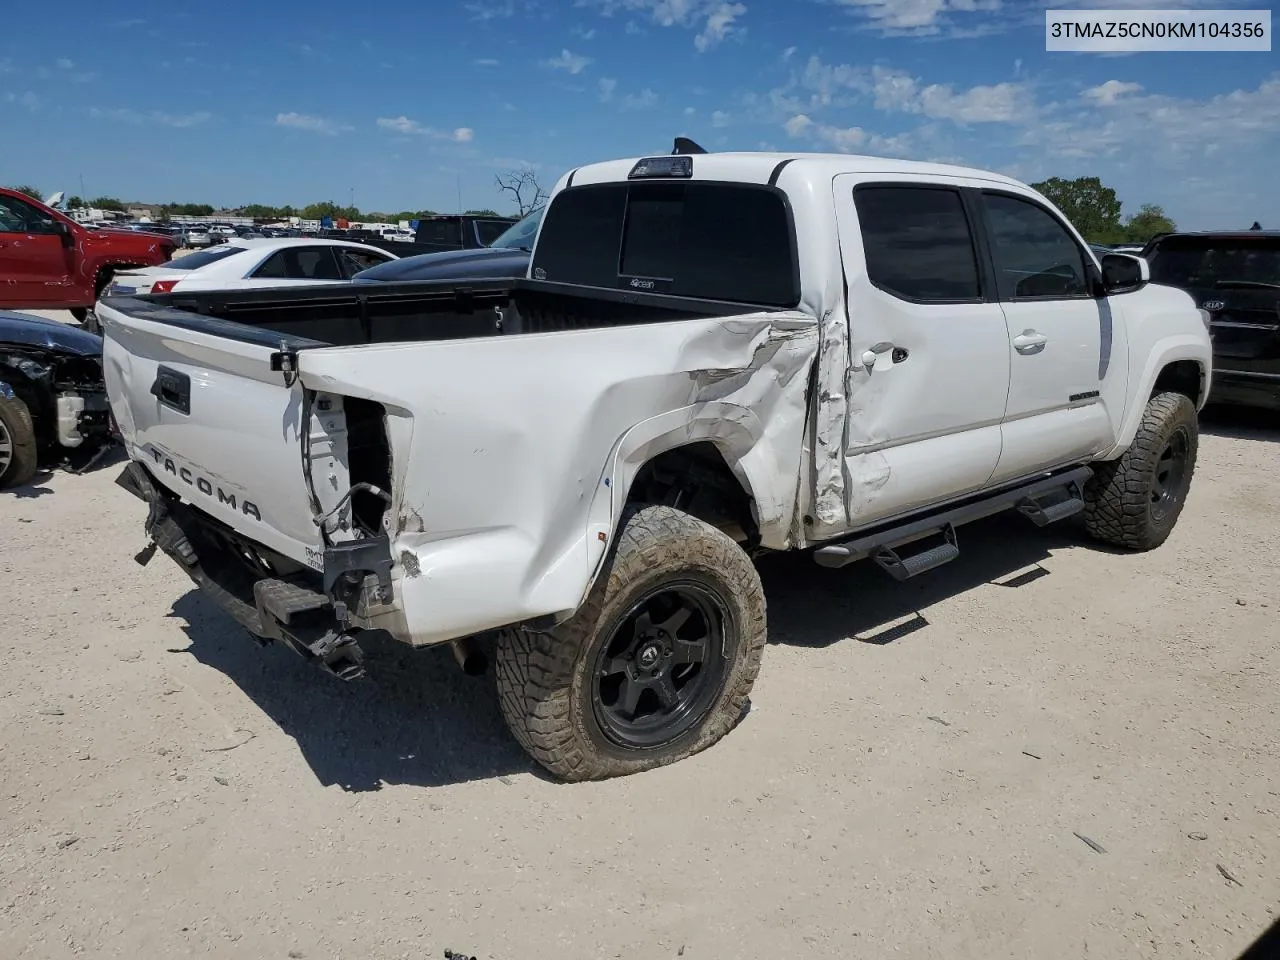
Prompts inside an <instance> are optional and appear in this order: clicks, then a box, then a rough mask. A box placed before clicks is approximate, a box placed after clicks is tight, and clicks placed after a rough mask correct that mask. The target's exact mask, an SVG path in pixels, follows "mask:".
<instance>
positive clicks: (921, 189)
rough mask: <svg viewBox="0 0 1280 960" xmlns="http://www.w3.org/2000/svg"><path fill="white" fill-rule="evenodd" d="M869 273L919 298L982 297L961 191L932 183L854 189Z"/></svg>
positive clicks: (891, 289) (904, 295) (896, 291)
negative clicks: (932, 184)
mask: <svg viewBox="0 0 1280 960" xmlns="http://www.w3.org/2000/svg"><path fill="white" fill-rule="evenodd" d="M853 199H854V204H855V206H856V207H857V209H858V224H859V226H860V228H861V230H862V246H863V250H864V252H865V256H866V260H867V276H868V278H869V279H870V280H871V282H872V283H873V284H875V285H876V286H877V287H879V288H880V289H881V290H884V291H885V292H886V293H890V294H893V295H894V296H895V297H898V298H899V299H902V300H908V301H911V302H914V303H967V302H977V301H978V300H980V299H981V291H980V289H979V285H978V261H977V257H976V255H975V253H974V246H973V235H972V233H971V231H970V229H969V218H968V217H967V216H966V215H965V210H964V201H963V200H962V199H961V196H960V191H959V190H953V189H942V188H937V187H928V186H910V185H902V186H896V185H895V186H866V187H859V188H857V189H856V190H855V191H854V194H853Z"/></svg>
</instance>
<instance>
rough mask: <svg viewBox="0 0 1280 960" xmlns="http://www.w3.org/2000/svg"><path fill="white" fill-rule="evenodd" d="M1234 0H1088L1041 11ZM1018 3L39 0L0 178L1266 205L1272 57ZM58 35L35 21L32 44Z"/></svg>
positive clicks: (378, 189)
mask: <svg viewBox="0 0 1280 960" xmlns="http://www.w3.org/2000/svg"><path fill="white" fill-rule="evenodd" d="M1233 5H1234V6H1238V7H1243V8H1248V7H1251V6H1257V5H1258V4H1257V3H1253V4H1250V3H1247V2H1236V0H1215V2H1212V3H1195V2H1184V3H1178V4H1169V3H1163V4H1161V3H1159V2H1158V0H1137V2H1133V0H1130V2H1126V0H1100V2H1082V0H1075V2H1072V3H1061V4H1055V6H1059V7H1068V8H1081V7H1089V6H1093V7H1124V6H1128V7H1156V6H1169V7H1173V6H1183V7H1188V6H1212V7H1215V8H1222V7H1229V6H1233ZM1043 11H1044V5H1043V4H1042V3H1040V2H1037V0H461V2H454V0H381V2H379V3H376V4H372V3H371V4H362V5H361V4H352V3H350V2H344V3H337V2H332V0H308V2H306V3H301V2H297V0H270V2H267V0H259V2H257V3H246V2H244V0H220V2H218V3H214V4H208V3H203V4H190V5H188V4H175V3H172V2H168V3H149V2H144V0H134V2H133V3H130V4H127V5H124V6H121V5H119V4H109V3H102V2H101V0H61V2H60V3H59V4H58V6H57V15H56V16H54V15H53V14H51V13H50V12H49V11H47V10H45V9H44V8H41V7H39V5H37V4H29V3H27V4H13V5H12V9H9V10H6V12H5V17H4V19H5V29H4V31H3V33H2V34H0V144H3V149H2V150H0V183H18V182H30V183H33V184H34V185H36V186H38V187H40V188H41V189H42V190H44V191H45V192H46V193H48V192H51V191H53V190H57V189H62V190H66V191H67V192H68V193H78V192H79V190H80V178H81V177H82V176H83V178H84V185H85V189H86V190H87V192H88V193H90V194H91V195H95V196H96V195H101V194H109V195H113V196H117V197H120V198H122V199H125V200H148V201H155V202H160V201H188V202H207V203H213V204H215V205H224V204H227V205H238V204H244V203H253V202H257V203H271V204H283V203H292V204H295V205H301V204H305V203H309V202H311V201H315V200H326V199H331V200H334V201H337V202H339V203H344V204H345V203H347V202H348V200H349V199H350V198H351V195H352V190H353V189H354V199H355V202H356V204H357V205H358V206H359V207H361V208H362V209H364V210H373V209H383V210H386V209H405V208H421V207H430V208H433V209H439V210H453V209H455V208H456V207H457V197H458V191H459V186H460V187H461V192H462V199H463V204H464V205H465V206H467V207H484V206H495V207H497V208H499V209H507V208H508V206H509V205H507V204H506V203H505V202H504V201H503V200H502V198H501V197H500V196H499V195H498V193H497V192H496V190H495V188H494V185H493V177H494V174H495V173H499V172H504V171H506V170H509V169H511V168H516V167H523V166H526V165H528V166H531V167H533V168H534V169H535V170H536V171H537V172H538V174H539V177H540V179H541V180H542V181H543V182H544V183H545V184H546V185H547V186H548V187H550V186H551V185H552V184H553V183H554V181H555V179H556V177H558V176H559V175H560V174H561V173H562V172H564V171H565V170H567V169H569V168H571V167H573V166H575V165H578V164H581V163H584V162H589V161H592V160H600V159H608V158H615V157H627V156H635V155H639V154H646V153H649V154H652V153H663V152H666V151H668V150H669V149H670V145H671V140H672V138H673V137H674V136H675V135H677V134H685V135H688V136H691V137H693V138H694V139H695V140H697V141H698V142H700V143H702V144H703V145H704V146H706V147H708V148H711V149H725V150H727V149H739V150H757V149H766V150H782V151H786V150H823V151H844V152H854V153H869V154H880V155H891V156H902V157H908V158H913V159H940V160H948V161H954V162H962V163H966V164H972V165H976V166H981V167H986V168H990V169H995V170H999V171H1002V172H1006V173H1010V174H1012V175H1014V176H1017V177H1019V178H1022V179H1025V180H1035V179H1040V178H1043V177H1046V176H1050V175H1055V174H1056V175H1059V176H1064V177H1073V176H1080V175H1098V176H1100V177H1102V179H1103V181H1104V182H1105V183H1107V184H1109V185H1112V186H1114V187H1115V188H1116V189H1117V191H1118V192H1119V194H1120V198H1121V200H1122V201H1123V202H1124V211H1125V213H1132V212H1135V211H1136V210H1137V208H1138V206H1139V204H1141V203H1144V202H1152V203H1159V204H1161V205H1163V206H1164V207H1165V209H1166V211H1167V212H1169V213H1170V214H1171V215H1172V216H1173V217H1174V218H1175V219H1176V220H1177V221H1178V222H1179V225H1180V226H1184V227H1194V228H1200V227H1217V226H1248V224H1249V223H1250V222H1252V221H1253V220H1255V219H1257V220H1261V221H1262V222H1263V224H1264V225H1268V226H1277V227H1280V191H1278V190H1277V189H1276V187H1277V184H1280V176H1277V174H1276V157H1277V156H1278V155H1280V149H1278V148H1280V60H1278V59H1277V57H1276V55H1275V53H1274V52H1273V53H1145V54H1131V55H1126V56H1117V55H1097V54H1070V53H1053V54H1049V53H1046V52H1045V50H1044V13H1043ZM55 38H60V39H61V42H58V41H57V39H55Z"/></svg>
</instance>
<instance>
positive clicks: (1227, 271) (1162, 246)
mask: <svg viewBox="0 0 1280 960" xmlns="http://www.w3.org/2000/svg"><path fill="white" fill-rule="evenodd" d="M1147 260H1148V261H1149V262H1150V264H1151V279H1152V280H1153V281H1154V282H1155V283H1165V284H1168V285H1170V286H1174V287H1194V288H1201V289H1204V288H1209V287H1215V286H1217V285H1218V284H1219V283H1231V282H1239V281H1245V282H1247V283H1270V284H1280V236H1270V237H1258V238H1256V239H1255V238H1253V237H1247V238H1241V237H1170V238H1169V239H1168V240H1164V241H1161V242H1160V243H1159V244H1157V246H1156V248H1155V250H1154V251H1152V253H1151V255H1150V256H1148V257H1147Z"/></svg>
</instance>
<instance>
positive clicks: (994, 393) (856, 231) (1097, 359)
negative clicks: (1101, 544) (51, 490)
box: [99, 153, 1211, 780]
mask: <svg viewBox="0 0 1280 960" xmlns="http://www.w3.org/2000/svg"><path fill="white" fill-rule="evenodd" d="M99 316H100V317H101V318H102V319H103V320H104V322H105V331H106V346H105V350H104V365H105V369H106V382H107V389H108V392H109V395H110V398H111V405H112V409H113V411H114V414H115V418H116V420H117V422H118V424H119V426H120V429H121V431H122V433H123V435H124V438H125V440H126V442H127V445H128V449H129V452H130V455H131V458H132V459H131V463H130V465H129V466H128V467H127V469H126V471H125V474H124V475H122V477H121V481H120V482H121V483H122V485H124V486H126V487H128V488H129V489H131V490H133V491H134V492H135V493H137V494H138V495H139V496H141V497H142V498H143V499H145V500H146V501H147V502H148V504H149V516H148V519H147V527H146V529H147V531H148V534H149V536H150V538H151V541H152V542H151V543H149V544H148V546H147V548H146V549H145V550H144V551H143V554H141V555H140V560H142V561H143V562H145V560H146V559H147V558H149V557H150V555H151V554H152V553H154V550H155V548H156V547H157V546H158V547H159V548H161V549H163V550H164V551H165V552H166V553H167V554H169V555H170V556H171V557H173V558H174V559H175V560H176V561H177V562H178V563H179V564H180V565H181V567H182V568H183V569H184V570H185V571H186V572H187V573H188V574H189V575H190V576H191V577H192V578H193V579H194V580H195V581H196V583H197V584H199V585H200V586H201V587H202V588H204V589H205V590H206V591H208V593H209V594H211V595H212V596H213V597H214V598H215V599H216V600H218V601H219V603H221V604H222V606H223V607H224V608H225V609H226V610H227V611H228V612H229V613H230V614H231V615H232V616H233V617H235V619H236V620H238V621H239V622H240V623H241V624H242V625H244V626H245V627H246V628H248V630H249V631H251V632H252V633H253V634H255V635H256V636H258V637H259V638H262V639H265V640H274V641H277V642H281V643H285V644H287V645H289V646H290V647H292V648H294V649H295V650H297V651H298V652H300V653H302V654H303V655H304V656H306V657H308V658H311V659H314V660H316V661H318V662H319V663H321V664H322V665H325V666H327V667H328V668H329V669H331V670H332V671H333V672H335V673H337V674H338V675H339V676H344V677H355V676H359V675H360V674H361V672H362V667H361V663H360V654H359V647H358V645H357V639H358V637H359V634H360V632H361V631H365V630H374V629H381V630H385V631H388V632H389V633H390V634H391V635H392V636H393V637H395V638H397V639H399V640H401V641H404V642H405V643H407V644H412V645H414V646H428V645H432V644H440V643H446V642H451V643H453V645H454V649H455V652H456V653H457V654H458V656H459V660H460V662H463V663H464V665H469V666H476V665H477V663H478V660H479V658H478V657H477V655H476V654H475V652H474V651H475V650H476V649H479V647H478V646H477V645H476V644H475V643H474V641H473V639H472V638H475V637H477V636H481V635H484V634H486V633H490V632H497V634H498V640H497V663H496V674H497V682H498V686H499V691H500V694H501V704H502V710H503V713H504V715H505V717H506V719H507V721H508V723H509V725H510V727H511V730H512V732H513V733H514V735H515V736H516V738H517V739H518V740H519V741H520V743H521V744H523V745H524V747H525V748H526V749H527V750H528V751H529V753H530V754H531V755H532V756H533V757H534V758H535V759H536V760H537V761H538V762H539V763H541V764H542V765H544V766H545V767H546V768H547V769H549V770H550V771H552V772H553V773H555V774H557V775H558V776H560V777H562V778H565V779H574V780H580V779H589V778H600V777H607V776H614V775H619V774H626V773H631V772H635V771H639V770H644V769H647V768H650V767H654V766H657V765H660V764H664V763H669V762H672V761H675V760H678V759H680V758H682V757H685V756H688V755H690V754H692V753H694V752H696V751H698V750H701V749H703V748H705V747H707V746H709V745H710V744H712V743H714V742H715V741H716V740H718V739H719V738H720V737H722V736H723V735H724V734H725V733H726V732H727V731H729V730H730V729H731V727H732V726H733V725H734V723H735V722H736V721H737V720H738V719H739V717H740V716H741V713H742V711H743V708H744V706H745V703H746V700H747V696H748V693H749V691H750V690H751V686H752V683H753V681H754V679H755V676H756V673H757V670H758V668H759V665H760V660H761V654H762V651H763V649H764V645H765V598H764V596H763V594H762V591H761V585H760V580H759V578H758V576H757V573H756V570H755V567H754V565H753V563H752V559H751V558H752V557H753V556H755V555H757V554H759V553H761V552H763V551H778V550H809V551H812V555H813V557H814V559H815V560H816V561H817V562H818V563H820V564H823V565H826V566H842V565H844V564H847V563H850V562H853V561H857V560H860V559H864V558H870V559H872V560H873V561H874V562H877V563H879V564H880V565H881V566H882V567H883V568H884V569H885V570H886V571H887V572H888V573H890V574H892V575H893V576H894V577H896V578H898V579H905V578H907V577H911V576H916V575H918V574H921V573H924V572H926V571H928V570H930V569H933V568H934V567H937V566H938V565H940V564H942V563H945V562H947V561H950V560H952V559H954V558H955V557H956V556H957V555H958V553H959V549H958V543H957V539H956V533H955V529H956V527H957V526H959V525H960V524H962V523H965V522H967V521H970V520H973V519H976V518H979V517H982V516H986V515H989V514H992V513H995V512H997V511H1000V510H1005V509H1016V510H1019V511H1021V512H1022V513H1024V514H1025V515H1026V516H1027V517H1028V518H1029V521H1032V522H1034V523H1036V524H1041V525H1043V524H1045V523H1049V522H1051V521H1054V520H1058V519H1061V518H1064V517H1067V516H1069V515H1071V514H1075V513H1083V520H1084V524H1085V526H1086V527H1087V529H1088V530H1089V531H1090V532H1091V533H1092V534H1093V535H1094V536H1095V537H1097V538H1099V539H1101V540H1103V541H1106V542H1108V543H1111V544H1115V545H1119V546H1121V547H1125V548H1131V549H1135V550H1145V549H1150V548H1152V547H1155V546H1157V545H1159V544H1160V543H1162V542H1163V541H1164V540H1165V538H1166V537H1167V536H1168V535H1169V533H1170V531H1171V530H1172V529H1173V526H1174V523H1175V522H1176V521H1177V518H1178V515H1179V513H1180V511H1181V510H1182V507H1183V504H1184V501H1185V498H1186V495H1187V491H1188V488H1189V485H1190V482H1191V475H1192V471H1193V469H1194V465H1195V459H1196V449H1197V437H1198V433H1197V417H1196V413H1197V409H1198V407H1199V406H1200V405H1201V404H1202V403H1203V402H1204V399H1205V397H1206V395H1207V393H1208V390H1209V385H1210V368H1211V350H1210V341H1209V334H1208V329H1207V323H1206V317H1205V315H1204V314H1203V313H1202V312H1201V311H1199V310H1198V309H1197V308H1196V306H1195V304H1194V302H1193V301H1192V299H1191V297H1190V296H1188V295H1187V294H1186V293H1184V292H1182V291H1180V290H1175V289H1172V288H1169V287H1163V286H1158V285H1155V284H1151V283H1150V282H1149V275H1148V272H1147V266H1146V263H1145V261H1142V260H1141V259H1138V258H1135V257H1130V256H1123V255H1111V256H1105V257H1103V258H1102V260H1101V262H1099V261H1097V260H1095V258H1094V256H1093V254H1092V253H1091V252H1090V250H1089V247H1088V246H1087V245H1086V244H1085V242H1084V241H1083V240H1082V239H1081V238H1080V236H1079V235H1078V234H1077V233H1076V231H1075V230H1073V229H1072V227H1071V226H1070V224H1068V223H1067V221H1066V220H1065V219H1064V218H1063V216H1062V215H1061V214H1060V213H1059V212H1058V211H1057V210H1056V209H1055V208H1054V207H1053V206H1052V205H1050V204H1049V203H1048V202H1046V201H1045V199H1044V198H1043V197H1041V196H1039V195H1038V194H1037V193H1035V192H1034V191H1032V190H1030V189H1029V188H1027V187H1026V186H1024V185H1022V184H1020V183H1017V182H1015V181H1013V180H1010V179H1008V178H1007V177H1002V176H998V175H996V174H991V173H984V172H982V171H978V170H970V169H963V168H959V167H952V166H942V165H936V164H924V163H913V162H903V161H894V160H880V159H874V158H869V157H854V156H824V155H805V156H790V155H785V154H777V155H775V154H746V153H742V154H705V153H703V154H692V153H677V154H673V155H669V156H658V157H649V158H641V159H638V160H637V159H630V160H619V161H614V162H608V163H598V164H593V165H590V166H584V167H580V168H578V169H576V170H574V171H573V172H572V173H570V174H568V175H566V176H565V177H564V178H563V179H562V180H561V181H560V182H559V184H558V185H557V186H556V188H555V190H554V192H553V194H552V199H551V201H550V206H549V207H548V209H547V213H546V215H545V219H544V220H543V223H542V225H541V228H540V231H539V234H538V237H537V241H536V245H535V247H534V250H533V254H532V260H531V263H530V268H529V276H528V277H527V278H526V279H521V280H515V281H512V280H501V281H499V280H492V281H487V280H481V281H472V282H469V283H466V284H453V283H434V282H431V283H402V284H385V285H376V286H375V285H372V284H363V285H356V284H353V285H345V286H344V285H335V286H326V287H325V288H324V289H316V290H298V289H289V290H253V291H228V292H196V293H192V294H188V295H186V296H183V295H181V294H179V293H174V294H168V295H164V296H153V297H147V298H109V299H107V300H105V301H103V302H102V304H101V306H100V307H99ZM1028 529H1030V527H1029V528H1028Z"/></svg>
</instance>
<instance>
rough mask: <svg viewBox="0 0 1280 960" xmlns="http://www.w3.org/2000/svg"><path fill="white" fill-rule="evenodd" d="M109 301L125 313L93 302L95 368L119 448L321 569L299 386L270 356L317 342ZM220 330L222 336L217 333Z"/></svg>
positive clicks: (242, 527)
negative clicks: (99, 341) (97, 341)
mask: <svg viewBox="0 0 1280 960" xmlns="http://www.w3.org/2000/svg"><path fill="white" fill-rule="evenodd" d="M115 302H116V303H118V304H120V305H121V306H124V307H126V308H127V311H128V312H122V311H121V310H120V309H116V308H114V307H113V306H112V305H110V301H104V302H102V303H100V304H99V306H98V315H99V317H100V318H101V319H102V320H103V329H104V334H105V336H104V342H103V368H104V374H105V378H106V385H107V393H108V395H109V397H110V400H111V409H112V412H113V413H114V415H115V418H116V422H117V424H118V425H119V428H120V432H121V434H122V435H123V436H124V439H125V443H126V445H127V446H128V448H129V452H130V455H131V456H133V458H134V459H137V460H141V461H142V462H143V463H145V464H146V466H147V467H148V469H149V470H150V471H151V473H152V475H153V476H154V477H155V479H156V480H158V481H159V482H160V483H162V484H164V485H165V486H166V487H168V488H169V489H170V490H172V491H173V492H174V493H176V494H178V495H179V496H180V497H182V498H183V499H185V500H187V501H188V502H189V503H192V504H195V505H196V506H197V507H198V508H199V509H201V510H203V511H205V512H206V513H208V514H209V515H210V516H212V517H214V518H216V519H218V520H220V521H222V522H223V523H225V524H227V525H228V526H230V527H232V528H234V529H235V530H237V531H239V532H240V533H242V534H244V535H245V536H247V537H250V538H251V539H253V540H256V541H258V542H259V543H262V544H263V545H265V546H267V547H270V548H271V549H273V550H276V551H279V552H280V553H282V554H284V555H285V556H287V557H290V558H291V559H293V560H296V561H298V562H299V563H304V564H307V565H308V566H310V567H312V568H313V569H322V562H321V556H322V554H321V551H322V540H321V535H320V530H319V527H318V526H317V524H316V522H315V520H314V519H313V514H312V510H311V504H310V502H309V497H308V495H307V491H308V490H309V489H310V487H309V484H308V482H307V479H306V477H305V475H304V471H303V454H302V437H301V423H302V416H303V390H302V385H301V384H300V383H298V382H297V381H296V379H295V380H294V382H293V384H292V385H291V386H286V385H285V380H286V378H285V376H284V374H283V373H281V371H279V370H272V369H271V365H272V360H271V358H272V355H273V354H276V353H278V352H279V351H280V350H281V348H282V345H283V346H285V347H287V348H288V349H298V348H299V347H301V346H306V345H314V346H323V344H319V343H316V342H314V341H299V340H296V339H290V338H281V336H280V335H279V334H275V333H270V332H268V331H264V330H256V329H254V328H249V327H245V326H243V325H241V324H232V323H228V322H226V321H219V320H210V319H208V318H201V319H200V323H201V329H192V328H189V327H188V328H187V329H182V330H176V329H175V326H174V321H173V318H174V317H178V318H182V317H184V316H185V317H186V318H188V319H190V318H191V315H190V314H185V315H184V314H181V313H178V312H177V311H173V310H170V309H167V308H164V307H159V306H156V305H152V304H146V303H143V302H142V301H138V300H120V301H115ZM149 318H151V319H149ZM162 320H163V321H165V322H160V321H162ZM222 326H225V327H226V332H227V333H228V334H229V336H227V337H224V336H219V335H218V333H217V330H218V329H219V328H220V327H222ZM282 341H283V344H282ZM214 465H216V469H215V467H214Z"/></svg>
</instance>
